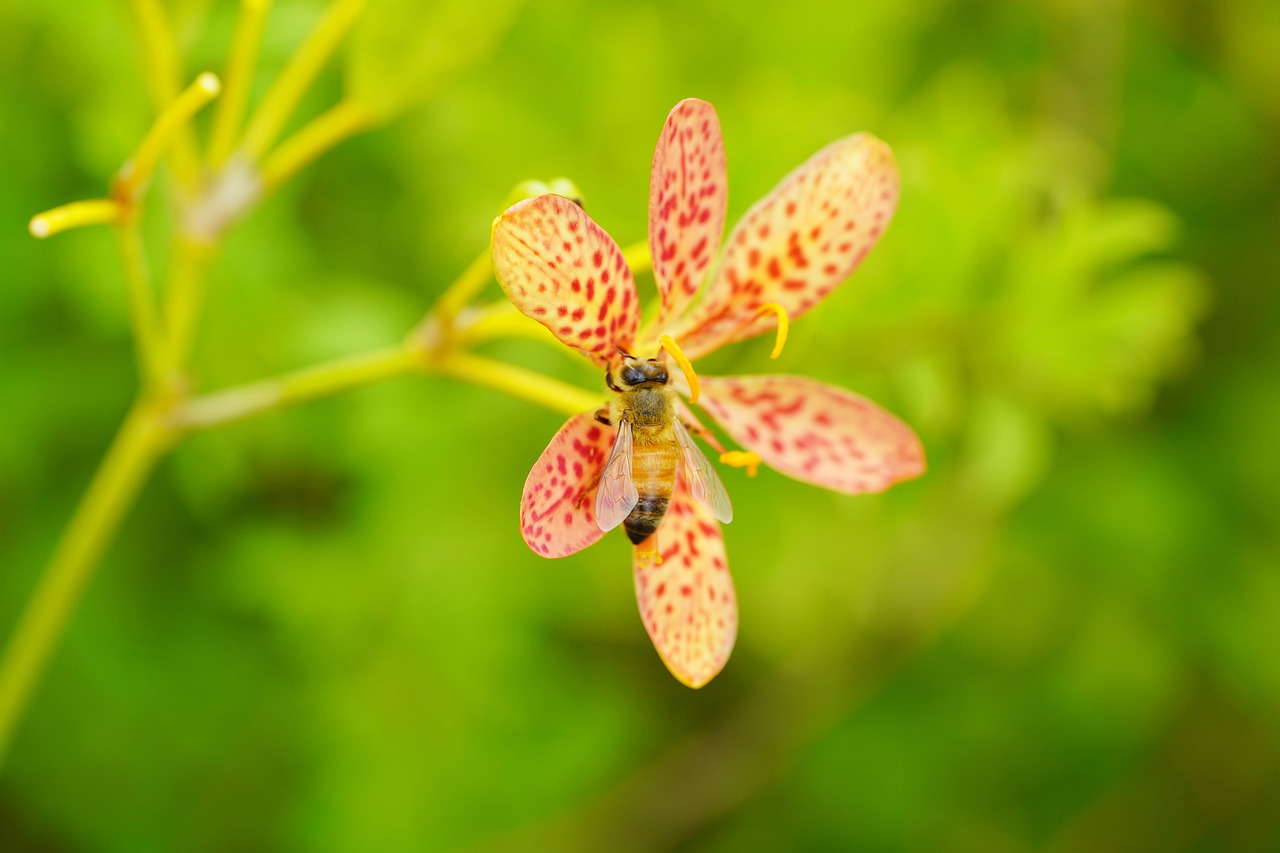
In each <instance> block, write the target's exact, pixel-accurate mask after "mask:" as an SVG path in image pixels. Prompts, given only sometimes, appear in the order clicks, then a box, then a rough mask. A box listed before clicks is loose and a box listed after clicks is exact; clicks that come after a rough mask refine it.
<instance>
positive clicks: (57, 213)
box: [27, 198, 125, 238]
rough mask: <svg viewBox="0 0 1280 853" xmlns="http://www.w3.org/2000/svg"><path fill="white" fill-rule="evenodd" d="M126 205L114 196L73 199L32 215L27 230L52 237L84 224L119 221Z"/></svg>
mask: <svg viewBox="0 0 1280 853" xmlns="http://www.w3.org/2000/svg"><path fill="white" fill-rule="evenodd" d="M124 213H125V208H124V205H122V204H120V202H118V201H116V200H115V199H113V198H95V199H90V200H88V201H73V202H71V203H70V204H64V205H61V206H59V207H55V208H53V209H52V210H46V211H45V212H44V213H37V214H36V215H35V216H33V217H31V222H30V223H29V224H28V225H27V230H28V231H30V232H31V236H32V237H40V238H44V237H52V236H53V235H54V234H58V233H61V232H63V231H68V230H70V229H72V228H80V227H82V226H84V225H103V224H106V223H108V222H119V221H120V220H121V219H123V218H124Z"/></svg>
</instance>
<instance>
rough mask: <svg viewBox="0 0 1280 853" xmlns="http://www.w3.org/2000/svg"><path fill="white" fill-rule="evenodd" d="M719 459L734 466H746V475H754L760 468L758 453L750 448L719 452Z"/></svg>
mask: <svg viewBox="0 0 1280 853" xmlns="http://www.w3.org/2000/svg"><path fill="white" fill-rule="evenodd" d="M720 461H721V462H723V463H724V464H726V465H731V466H733V467H734V468H746V469H747V476H748V477H754V476H755V475H756V471H757V470H759V468H760V455H759V454H758V453H752V452H751V451H750V450H730V451H728V452H726V453H721V454H720Z"/></svg>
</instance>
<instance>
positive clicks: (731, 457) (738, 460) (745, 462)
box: [720, 314, 786, 477]
mask: <svg viewBox="0 0 1280 853" xmlns="http://www.w3.org/2000/svg"><path fill="white" fill-rule="evenodd" d="M783 316H786V315H785V314H784V315H783ZM720 461H721V462H723V463H724V464H726V465H731V466H733V467H734V468H746V469H747V476H748V477H754V476H755V475H756V471H758V470H759V469H760V456H759V454H756V453H752V452H751V451H750V450H730V451H728V452H726V453H721V454H720Z"/></svg>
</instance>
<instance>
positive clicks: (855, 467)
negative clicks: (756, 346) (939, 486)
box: [701, 376, 925, 495]
mask: <svg viewBox="0 0 1280 853" xmlns="http://www.w3.org/2000/svg"><path fill="white" fill-rule="evenodd" d="M701 403H702V405H703V407H704V408H705V409H706V410H707V413H708V414H710V415H711V416H712V417H713V418H715V419H716V421H717V422H718V423H719V424H720V426H722V427H723V428H724V431H725V432H727V433H728V434H729V435H730V436H732V437H733V439H734V441H737V442H738V443H739V444H741V445H742V446H743V447H746V448H747V449H748V450H754V451H755V452H756V453H758V454H759V455H760V458H761V459H762V460H763V461H764V462H765V463H766V464H767V465H769V466H771V467H773V468H776V469H777V470H779V471H781V472H782V473H784V474H786V475H788V476H790V477H794V478H796V479H797V480H803V481H805V482H806V483H813V484H814V485H818V486H824V487H826V488H828V489H835V490H836V491H838V492H845V493H846V494H851V495H854V494H860V493H863V492H882V491H884V490H885V489H887V488H889V487H890V486H892V485H893V484H894V483H897V482H899V481H901V480H909V479H911V478H912V477H918V476H919V475H920V474H922V473H924V468H925V464H924V448H922V447H921V446H920V439H918V438H916V434H915V433H914V432H912V430H911V427H909V426H907V425H906V424H904V423H903V422H902V421H900V420H898V419H897V418H896V417H894V416H893V415H891V414H889V413H888V412H887V411H885V410H884V409H882V408H880V407H879V406H877V405H876V404H875V403H873V402H871V401H870V400H868V399H866V398H865V397H859V396H858V395H857V394H854V393H851V392H849V391H845V390H844V389H843V388H834V387H832V386H830V385H824V384H822V383H821V382H816V381H814V380H812V379H806V378H804V377H800V376H735V377H716V376H703V377H702V398H701Z"/></svg>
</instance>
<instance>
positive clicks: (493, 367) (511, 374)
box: [427, 352, 604, 415]
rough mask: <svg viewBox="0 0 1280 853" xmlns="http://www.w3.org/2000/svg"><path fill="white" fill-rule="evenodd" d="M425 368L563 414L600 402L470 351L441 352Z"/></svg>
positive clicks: (593, 396) (571, 387)
mask: <svg viewBox="0 0 1280 853" xmlns="http://www.w3.org/2000/svg"><path fill="white" fill-rule="evenodd" d="M427 367H428V368H430V369H434V370H436V371H437V372H439V373H444V374H447V375H449V376H454V377H456V378H458V379H465V380H467V381H468V382H474V383H475V384H477V385H483V386H485V387H488V388H493V389H495V390H497V391H502V392H503V393H505V394H510V395H511V396H512V397H518V398H520V399H521V400H529V401H530V402H534V403H537V404H539V405H541V406H546V407H547V408H548V409H551V410H553V411H557V412H563V413H565V414H567V415H578V414H581V413H582V412H589V411H591V410H593V409H596V408H599V406H600V404H601V403H602V402H603V401H604V398H603V397H602V396H601V395H599V394H592V393H591V392H590V391H584V390H582V389H581V388H579V387H577V386H576V385H570V384H568V383H567V382H561V381H560V380H558V379H552V378H551V377H549V376H544V375H543V374H541V373H534V372H533V371H532V370H526V369H525V368H523V367H517V366H516V365H514V364H507V363H505V362H501V361H494V360H493V359H490V358H484V357H482V356H478V355H471V354H470V353H463V352H455V353H449V354H446V355H442V356H440V357H439V358H438V359H437V360H435V361H432V362H429V363H428V365H427Z"/></svg>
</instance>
